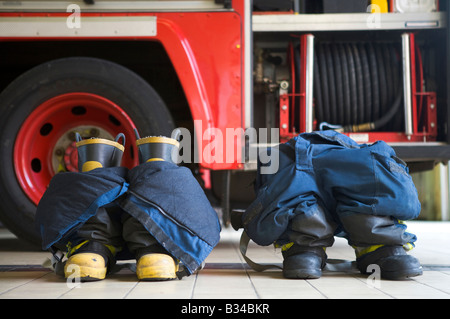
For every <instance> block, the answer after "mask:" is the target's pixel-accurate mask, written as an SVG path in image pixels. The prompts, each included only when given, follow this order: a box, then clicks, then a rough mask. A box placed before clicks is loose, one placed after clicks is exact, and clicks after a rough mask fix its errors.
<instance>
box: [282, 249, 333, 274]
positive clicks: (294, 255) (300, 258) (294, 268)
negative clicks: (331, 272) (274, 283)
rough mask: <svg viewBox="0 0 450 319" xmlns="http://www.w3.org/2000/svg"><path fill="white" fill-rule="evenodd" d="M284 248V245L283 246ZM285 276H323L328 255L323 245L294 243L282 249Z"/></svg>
mask: <svg viewBox="0 0 450 319" xmlns="http://www.w3.org/2000/svg"><path fill="white" fill-rule="evenodd" d="M283 248H284V247H283ZM282 255H283V258H284V259H283V276H284V277H285V278H289V279H317V278H320V276H322V269H323V268H324V267H325V263H326V260H327V255H326V254H325V249H324V248H323V247H306V246H299V245H296V244H294V245H292V247H290V248H288V249H283V250H282Z"/></svg>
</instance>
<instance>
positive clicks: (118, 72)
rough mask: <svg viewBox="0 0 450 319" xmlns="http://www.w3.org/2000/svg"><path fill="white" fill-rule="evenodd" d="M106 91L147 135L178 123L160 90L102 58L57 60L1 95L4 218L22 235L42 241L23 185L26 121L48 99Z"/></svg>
mask: <svg viewBox="0 0 450 319" xmlns="http://www.w3.org/2000/svg"><path fill="white" fill-rule="evenodd" d="M70 92H86V93H93V94H97V95H100V96H103V97H105V98H107V99H109V100H111V101H113V102H114V103H116V104H117V105H118V106H120V107H121V108H122V110H124V111H125V112H126V113H127V115H128V116H129V117H130V118H131V120H132V121H133V123H134V124H135V125H136V127H137V129H138V130H139V133H140V135H141V136H148V135H159V134H161V135H168V136H170V133H171V132H172V130H173V129H174V127H175V125H174V122H173V120H172V117H171V115H170V113H169V111H168V109H167V107H166V106H165V104H164V102H163V101H162V99H161V98H160V96H159V95H158V94H157V92H156V91H155V90H154V89H153V88H152V87H151V86H150V85H149V84H148V83H147V82H146V81H145V80H144V79H142V78H141V77H140V76H138V75H137V74H136V73H134V72H132V71H130V70H129V69H127V68H125V67H123V66H121V65H119V64H116V63H113V62H110V61H106V60H102V59H97V58H88V57H71V58H64V59H59V60H53V61H49V62H46V63H43V64H41V65H38V66H36V67H34V68H33V69H31V70H29V71H27V72H25V73H24V74H22V75H21V76H19V77H18V78H17V79H15V80H14V81H13V82H11V83H10V85H9V86H8V87H7V88H6V89H5V90H4V91H3V92H2V93H1V94H0V147H1V151H0V162H1V163H2V165H0V220H1V221H2V223H3V224H4V225H5V226H6V227H7V228H8V229H9V230H10V231H12V232H13V233H14V234H15V235H16V236H18V237H19V238H21V239H25V240H27V241H29V242H32V243H34V244H40V235H39V232H38V230H37V227H36V226H35V225H34V216H35V212H36V205H35V204H34V203H33V202H31V201H30V200H29V198H28V197H27V195H26V194H25V193H24V191H23V190H22V188H21V186H20V184H19V182H18V180H17V178H16V175H15V172H14V159H13V150H14V144H15V140H16V136H17V134H18V132H19V130H20V128H21V125H22V123H23V122H24V121H25V119H26V118H27V117H28V116H29V115H30V114H31V112H32V111H33V110H34V109H35V108H36V107H37V106H39V105H40V104H42V103H43V102H44V101H46V100H48V99H50V98H52V97H54V96H57V95H60V94H64V93H70Z"/></svg>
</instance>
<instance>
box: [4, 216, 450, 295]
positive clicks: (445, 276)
mask: <svg viewBox="0 0 450 319" xmlns="http://www.w3.org/2000/svg"><path fill="white" fill-rule="evenodd" d="M408 226H409V230H410V231H411V232H414V233H416V234H417V236H418V237H419V241H418V242H417V247H416V248H415V249H414V250H413V251H412V253H411V254H412V255H414V256H416V257H418V258H419V260H420V261H421V262H422V264H423V266H424V274H423V276H420V277H415V278H412V279H408V280H404V281H386V280H377V279H374V280H370V279H369V280H368V278H367V276H363V275H360V274H359V273H358V272H355V271H354V270H352V269H351V268H349V267H348V268H345V267H344V269H342V270H341V271H339V272H337V271H325V272H324V274H323V276H322V278H320V279H315V280H287V279H284V278H283V277H282V275H281V271H280V270H270V271H266V272H255V271H254V270H252V269H250V268H249V267H248V266H247V264H246V263H245V262H244V261H243V258H242V256H241V255H240V252H239V248H238V243H239V237H240V236H239V233H238V232H235V231H233V230H231V229H226V230H224V231H223V232H222V237H221V242H220V243H219V245H218V246H217V247H216V248H215V249H214V250H213V252H212V253H211V255H210V256H209V257H208V259H207V260H206V266H205V268H204V269H203V270H201V271H199V272H198V273H197V274H194V275H192V276H190V277H187V278H186V277H185V278H183V279H182V280H174V281H167V282H139V281H137V279H136V277H135V274H134V273H132V272H131V271H130V270H128V269H124V270H122V271H120V272H119V273H116V274H114V275H111V276H110V277H108V278H107V279H105V280H103V281H99V282H90V283H82V284H81V285H76V284H71V283H67V282H66V281H65V280H64V279H62V278H60V277H58V276H56V275H55V274H54V273H53V272H52V271H49V270H47V269H45V268H44V267H42V266H41V265H42V263H43V262H44V261H45V259H46V258H48V257H49V254H48V253H46V252H39V251H33V250H32V249H31V247H30V246H29V245H27V244H26V243H23V242H21V241H19V240H17V239H16V238H15V237H14V236H13V235H11V234H10V233H9V232H8V231H6V230H5V229H0V299H7V298H33V299H35V298H51V299H57V298H61V299H70V298H107V299H109V298H114V299H122V298H130V299H138V298H158V299H163V298H171V299H241V298H245V299H258V298H259V299H268V298H270V299H289V298H302V299H303V298H315V299H323V298H330V299H332V298H371V299H372V298H384V299H386V298H387V299H391V298H445V299H450V222H410V223H408ZM327 253H328V257H329V258H335V259H346V260H353V259H354V256H353V251H352V249H351V248H350V247H349V246H348V245H347V244H346V241H345V240H343V239H339V238H337V239H336V243H335V244H334V246H333V247H331V248H329V249H328V250H327ZM248 255H249V257H250V258H252V259H253V260H254V261H257V262H260V263H281V262H282V258H281V253H280V252H279V251H278V250H274V248H273V247H258V246H256V245H255V244H251V245H250V247H249V250H248ZM344 265H345V264H344Z"/></svg>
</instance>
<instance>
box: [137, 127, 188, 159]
mask: <svg viewBox="0 0 450 319" xmlns="http://www.w3.org/2000/svg"><path fill="white" fill-rule="evenodd" d="M135 134H136V139H137V140H136V145H137V147H138V149H139V163H141V164H142V163H146V162H153V161H165V162H170V163H174V164H178V156H179V154H178V152H179V147H180V143H179V142H178V138H179V135H180V131H179V130H175V131H174V132H173V133H172V137H165V136H149V137H143V138H140V137H139V134H138V132H137V130H135Z"/></svg>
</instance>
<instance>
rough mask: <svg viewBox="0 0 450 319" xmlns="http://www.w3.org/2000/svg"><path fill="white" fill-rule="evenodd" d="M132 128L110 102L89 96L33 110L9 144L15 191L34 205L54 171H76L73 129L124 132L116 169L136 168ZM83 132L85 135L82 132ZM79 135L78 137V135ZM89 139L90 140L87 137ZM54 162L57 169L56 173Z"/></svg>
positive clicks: (51, 101)
mask: <svg viewBox="0 0 450 319" xmlns="http://www.w3.org/2000/svg"><path fill="white" fill-rule="evenodd" d="M134 128H135V125H134V124H133V121H132V120H131V119H130V117H129V116H128V115H127V114H126V113H125V112H124V111H123V110H122V109H121V108H120V107H119V106H118V105H116V104H115V103H113V102H112V101H110V100H108V99H106V98H104V97H101V96H99V95H95V94H90V93H82V92H77V93H67V94H62V95H58V96H55V97H53V98H51V99H49V100H47V101H45V102H44V103H42V104H41V105H39V106H38V107H37V108H36V109H35V110H34V111H33V112H32V113H31V114H30V115H29V116H28V117H27V119H26V120H25V122H24V123H23V124H22V126H21V128H20V130H19V133H18V135H17V138H16V142H15V145H14V169H15V173H16V176H17V179H18V182H19V184H20V186H21V187H22V189H23V191H24V192H25V194H26V195H27V196H28V197H29V198H30V200H31V201H32V202H33V203H35V204H36V205H37V204H38V203H39V200H40V199H41V197H42V195H43V194H44V192H45V190H46V189H47V186H48V184H49V183H50V180H51V178H52V177H53V176H54V175H55V174H56V173H57V172H58V171H67V170H72V171H73V170H75V169H76V167H77V166H76V161H77V156H74V154H73V150H74V143H73V140H74V137H73V136H74V130H75V129H76V130H77V131H79V130H80V129H82V130H84V131H85V132H84V134H82V135H83V137H88V136H89V135H90V133H92V135H99V134H100V135H103V136H105V134H106V135H107V136H108V137H111V138H112V137H115V136H116V135H117V134H118V133H124V134H125V136H126V140H127V145H126V147H125V153H124V156H123V160H122V165H123V166H126V167H129V168H131V167H133V166H135V165H137V164H138V156H136V155H137V149H136V145H135V143H133V142H131V143H130V141H134V140H135V135H134ZM86 131H87V132H86ZM80 133H81V132H80ZM92 135H91V136H92ZM55 162H57V163H59V164H60V165H59V166H58V168H56V166H55Z"/></svg>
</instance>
